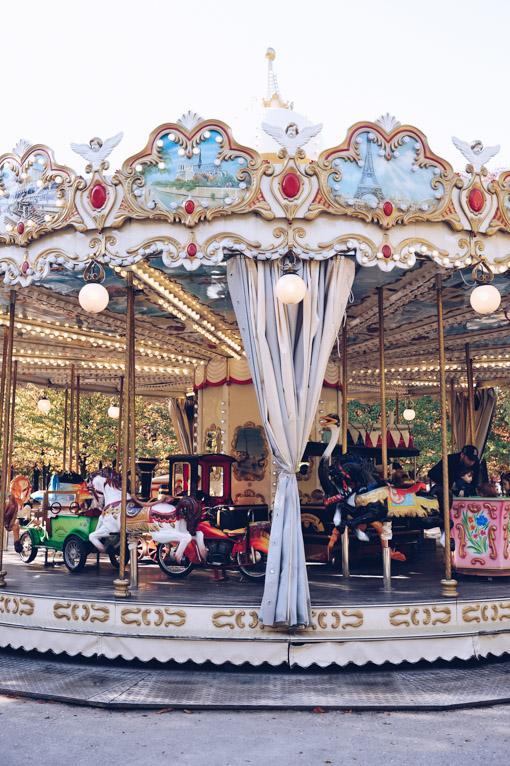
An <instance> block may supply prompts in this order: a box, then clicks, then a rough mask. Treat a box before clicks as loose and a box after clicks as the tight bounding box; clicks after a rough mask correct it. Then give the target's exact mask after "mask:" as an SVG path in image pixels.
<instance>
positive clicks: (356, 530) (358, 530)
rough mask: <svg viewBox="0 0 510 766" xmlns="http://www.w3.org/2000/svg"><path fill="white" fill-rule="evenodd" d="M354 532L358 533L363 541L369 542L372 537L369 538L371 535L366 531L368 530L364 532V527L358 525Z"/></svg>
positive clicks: (358, 536)
mask: <svg viewBox="0 0 510 766" xmlns="http://www.w3.org/2000/svg"><path fill="white" fill-rule="evenodd" d="M354 534H355V535H356V537H357V538H358V540H361V542H362V543H368V542H370V538H369V536H368V535H367V533H366V532H363V530H362V529H360V528H359V527H356V528H355V530H354Z"/></svg>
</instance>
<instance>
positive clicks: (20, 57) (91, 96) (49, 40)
mask: <svg viewBox="0 0 510 766" xmlns="http://www.w3.org/2000/svg"><path fill="white" fill-rule="evenodd" d="M509 40H510V1H509V0H484V2H479V0H476V2H475V0H428V2H427V3H419V2H412V0H379V1H376V0H358V2H356V1H355V0H350V1H346V0H334V1H330V0H314V1H313V2H311V1H310V0H308V2H305V1H304V0H294V2H289V1H288V0H257V2H249V0H237V1H236V2H234V1H233V0H214V1H213V0H188V2H182V0H181V1H180V2H175V0H166V2H159V1H158V0H136V2H135V1H134V0H122V2H121V1H120V0H101V1H100V2H98V0H86V2H84V1H83V0H75V1H74V2H73V3H70V2H68V0H45V2H41V0H37V1H36V0H24V2H23V3H14V2H11V3H10V5H9V7H6V3H4V5H3V7H2V65H1V72H2V86H3V87H2V94H3V104H2V107H3V110H2V112H3V113H2V118H1V120H0V153H4V152H8V151H11V149H12V148H13V146H14V145H15V144H16V142H17V141H18V139H19V138H26V139H28V140H29V141H31V142H32V143H44V144H47V145H48V146H50V147H51V148H53V149H54V151H55V155H56V158H57V160H58V162H60V163H62V164H67V165H70V166H71V167H73V168H74V169H75V170H77V171H78V172H83V170H84V165H85V162H84V160H82V159H81V158H80V157H78V156H77V155H75V154H73V152H72V151H71V149H70V147H69V144H70V142H71V141H73V142H77V143H86V142H88V141H89V139H90V138H91V137H92V136H95V135H98V136H100V137H102V138H103V139H104V138H107V137H109V136H112V135H114V134H115V133H117V132H118V131H120V130H122V131H124V139H123V141H122V142H121V144H120V145H119V146H118V147H117V148H116V149H115V150H114V152H113V154H112V156H111V169H112V170H115V169H116V168H117V167H120V165H121V163H122V161H123V160H124V159H126V158H127V157H129V156H130V155H132V154H134V153H136V152H137V151H139V150H141V149H142V148H143V147H144V146H145V144H146V142H147V138H148V136H149V133H150V132H151V131H152V130H153V129H154V128H155V127H157V126H158V125H160V124H162V123H164V122H175V121H176V120H177V119H178V118H179V117H180V116H181V115H182V114H183V113H184V112H186V111H188V109H191V110H194V111H196V112H198V113H199V114H200V115H201V116H202V117H204V118H206V117H211V118H216V119H221V120H223V121H224V122H226V123H228V124H229V125H230V126H231V127H232V128H233V131H234V136H235V137H236V139H237V140H238V141H240V142H241V143H243V142H246V141H249V140H250V133H251V131H250V130H248V127H247V126H248V125H249V124H250V123H251V121H252V119H251V115H252V114H253V121H255V119H256V106H257V104H260V101H261V99H262V98H263V97H264V96H265V91H266V77H267V74H266V73H267V61H266V59H265V52H266V49H267V47H268V46H271V47H273V48H274V49H275V50H276V60H275V69H276V72H277V75H278V80H279V85H280V90H281V93H282V96H283V98H284V99H285V100H291V101H294V108H295V109H296V110H297V111H298V112H300V113H302V114H305V115H306V116H307V117H308V118H309V119H310V120H312V122H314V123H315V122H323V123H324V129H323V135H322V143H323V146H335V145H337V144H339V143H341V142H342V141H343V140H344V138H345V135H346V132H347V129H348V128H349V126H350V125H352V124H354V123H355V122H358V121H359V120H367V119H368V120H375V119H376V118H377V117H378V116H379V115H381V114H382V113H386V112H390V113H391V114H394V115H395V116H396V117H397V119H398V120H400V122H402V124H411V125H414V126H416V127H418V128H420V129H421V130H422V131H423V132H424V133H425V135H426V136H427V137H428V139H429V143H430V146H431V148H432V150H433V151H435V152H436V153H437V154H439V155H441V156H443V157H445V158H446V159H448V160H449V161H450V162H451V163H452V164H453V166H454V167H455V169H457V170H461V169H463V167H464V165H465V161H464V159H463V158H462V156H461V155H460V154H459V153H458V151H457V150H456V149H455V148H454V146H453V145H452V143H451V136H452V135H455V136H458V137H459V138H461V139H462V140H466V141H472V140H473V139H475V138H479V139H481V140H482V141H483V143H484V145H486V146H492V145H494V144H501V151H500V153H499V155H498V156H497V157H496V158H495V159H494V160H492V161H491V163H490V164H489V165H488V167H489V169H495V168H496V167H510V131H509V130H508V129H507V127H508V126H509V125H510V98H509V97H508V93H507V91H508V85H507V84H508V43H509ZM252 143H253V140H252Z"/></svg>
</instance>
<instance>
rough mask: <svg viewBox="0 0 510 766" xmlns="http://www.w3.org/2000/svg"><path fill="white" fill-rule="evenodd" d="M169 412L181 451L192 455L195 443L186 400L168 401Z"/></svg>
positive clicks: (175, 399)
mask: <svg viewBox="0 0 510 766" xmlns="http://www.w3.org/2000/svg"><path fill="white" fill-rule="evenodd" d="M168 411H169V413H170V419H171V421H172V425H173V427H174V431H175V436H176V438H177V443H178V444H179V449H180V451H181V452H182V453H183V455H191V454H192V452H193V442H192V440H191V432H190V428H189V421H188V417H187V415H186V398H185V397H184V396H182V397H174V398H172V399H170V400H169V401H168Z"/></svg>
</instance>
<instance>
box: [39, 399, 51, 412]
mask: <svg viewBox="0 0 510 766" xmlns="http://www.w3.org/2000/svg"><path fill="white" fill-rule="evenodd" d="M37 408H38V410H39V411H40V412H42V413H43V415H47V414H48V412H49V411H50V410H51V402H50V400H49V399H48V398H47V397H46V396H45V395H44V394H43V395H42V396H41V398H40V399H39V401H38V402H37Z"/></svg>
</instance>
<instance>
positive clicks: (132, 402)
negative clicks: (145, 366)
mask: <svg viewBox="0 0 510 766" xmlns="http://www.w3.org/2000/svg"><path fill="white" fill-rule="evenodd" d="M129 310H130V311H131V326H132V328H133V331H132V334H131V339H130V340H129V351H130V355H131V377H130V380H129V386H128V395H129V429H130V430H129V452H130V463H129V470H130V473H131V494H133V495H136V491H137V486H136V442H135V433H136V429H135V425H136V412H135V378H136V366H135V365H136V363H135V290H134V288H133V293H132V298H131V302H130V309H129ZM126 466H127V463H126Z"/></svg>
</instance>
